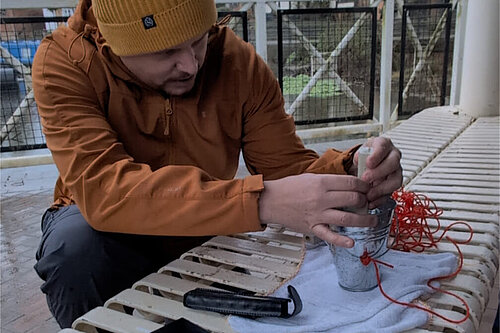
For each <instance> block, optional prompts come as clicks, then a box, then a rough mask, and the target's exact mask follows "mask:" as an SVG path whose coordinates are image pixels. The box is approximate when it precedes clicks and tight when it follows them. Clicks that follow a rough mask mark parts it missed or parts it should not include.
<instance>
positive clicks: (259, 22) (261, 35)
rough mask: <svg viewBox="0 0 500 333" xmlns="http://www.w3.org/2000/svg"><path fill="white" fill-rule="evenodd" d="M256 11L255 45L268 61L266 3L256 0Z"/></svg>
mask: <svg viewBox="0 0 500 333" xmlns="http://www.w3.org/2000/svg"><path fill="white" fill-rule="evenodd" d="M254 11H255V46H256V50H257V53H258V54H259V55H260V56H261V57H262V59H264V61H265V62H267V22H266V3H265V2H256V3H255V6H254Z"/></svg>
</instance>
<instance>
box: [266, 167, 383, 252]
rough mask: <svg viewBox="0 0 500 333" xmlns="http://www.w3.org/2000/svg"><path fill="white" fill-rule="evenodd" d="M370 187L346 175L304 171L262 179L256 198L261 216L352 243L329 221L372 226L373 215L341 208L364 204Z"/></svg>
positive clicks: (334, 240) (333, 240)
mask: <svg viewBox="0 0 500 333" xmlns="http://www.w3.org/2000/svg"><path fill="white" fill-rule="evenodd" d="M372 163H373V162H372ZM369 189H370V186H369V184H368V183H367V182H364V181H362V180H360V179H358V178H356V177H354V176H346V175H317V174H303V175H298V176H290V177H285V178H282V179H278V180H272V181H265V182H264V191H263V192H262V193H261V196H260V199H259V216H260V220H261V221H262V222H263V223H278V224H282V225H284V226H286V227H289V228H290V229H293V230H295V231H298V232H302V233H312V234H314V235H316V236H317V237H319V238H321V239H323V240H325V241H327V242H328V243H331V244H334V245H337V246H343V247H352V246H353V245H354V242H353V240H352V239H350V238H348V237H346V236H341V235H339V234H337V233H335V232H333V231H332V230H331V229H330V227H329V225H337V226H350V227H370V226H375V225H376V223H377V219H376V217H375V216H370V215H358V214H354V213H350V212H346V211H342V210H341V208H344V207H363V206H364V205H366V203H367V198H366V193H367V192H368V191H369Z"/></svg>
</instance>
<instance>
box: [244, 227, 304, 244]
mask: <svg viewBox="0 0 500 333" xmlns="http://www.w3.org/2000/svg"><path fill="white" fill-rule="evenodd" d="M237 236H238V237H240V238H245V239H256V240H259V241H261V242H262V241H265V242H273V243H280V244H288V245H293V246H296V247H302V245H303V243H304V237H303V236H299V235H290V234H285V233H283V232H277V231H273V230H268V229H266V230H264V231H262V232H248V233H246V234H239V235H237Z"/></svg>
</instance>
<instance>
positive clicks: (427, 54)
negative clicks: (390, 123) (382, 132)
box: [398, 4, 452, 118]
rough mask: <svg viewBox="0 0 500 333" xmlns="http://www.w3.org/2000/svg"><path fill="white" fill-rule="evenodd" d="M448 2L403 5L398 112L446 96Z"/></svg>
mask: <svg viewBox="0 0 500 333" xmlns="http://www.w3.org/2000/svg"><path fill="white" fill-rule="evenodd" d="M451 23H452V4H429V5H418V4H412V5H404V6H403V13H402V25H401V57H400V59H401V61H400V74H399V95H398V116H399V117H400V118H407V117H409V116H411V115H413V114H415V113H417V112H418V111H421V110H423V109H425V108H428V107H431V106H437V105H445V103H447V101H446V98H447V97H449V86H448V75H449V72H450V71H451V64H450V61H449V60H450V59H451V55H450V50H451V48H450V35H451Z"/></svg>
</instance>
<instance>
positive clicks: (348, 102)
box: [278, 7, 377, 125]
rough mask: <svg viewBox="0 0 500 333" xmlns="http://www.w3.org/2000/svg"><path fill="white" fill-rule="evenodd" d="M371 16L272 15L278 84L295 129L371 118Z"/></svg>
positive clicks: (365, 12)
mask: <svg viewBox="0 0 500 333" xmlns="http://www.w3.org/2000/svg"><path fill="white" fill-rule="evenodd" d="M376 13H377V10H376V8H373V7H363V8H359V7H358V8H342V9H340V8H339V9H331V8H318V9H297V10H278V71H279V73H278V78H279V82H280V85H281V87H282V91H283V95H284V98H285V103H286V110H287V112H288V113H289V114H293V116H294V118H295V122H296V124H298V125H305V124H319V123H327V122H339V121H352V120H362V119H372V118H373V104H374V103H373V102H374V82H375V64H376V40H377V39H376V37H377V17H376Z"/></svg>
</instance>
